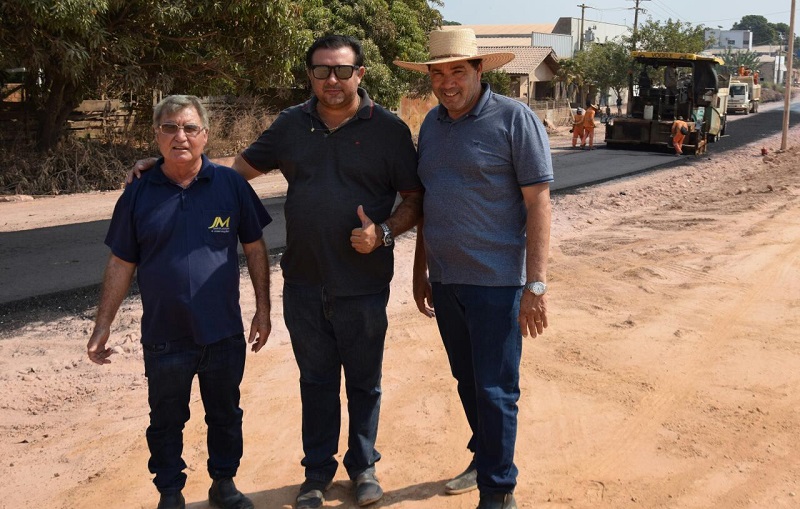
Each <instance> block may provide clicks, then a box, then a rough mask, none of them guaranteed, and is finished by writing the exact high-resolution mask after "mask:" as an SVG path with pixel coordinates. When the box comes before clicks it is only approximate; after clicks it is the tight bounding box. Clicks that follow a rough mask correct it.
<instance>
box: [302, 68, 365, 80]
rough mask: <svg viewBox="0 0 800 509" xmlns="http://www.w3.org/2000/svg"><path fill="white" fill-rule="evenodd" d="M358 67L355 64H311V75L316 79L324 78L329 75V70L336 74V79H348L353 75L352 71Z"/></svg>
mask: <svg viewBox="0 0 800 509" xmlns="http://www.w3.org/2000/svg"><path fill="white" fill-rule="evenodd" d="M358 68H359V66H357V65H312V66H311V75H312V76H314V77H315V78H316V79H318V80H326V79H328V77H329V76H330V75H331V71H333V74H335V75H336V79H339V80H349V79H350V78H351V77H352V76H353V71H356V70H357V69H358Z"/></svg>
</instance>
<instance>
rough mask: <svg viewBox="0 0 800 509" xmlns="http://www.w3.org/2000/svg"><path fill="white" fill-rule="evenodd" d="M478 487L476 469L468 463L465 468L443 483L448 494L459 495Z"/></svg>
mask: <svg viewBox="0 0 800 509" xmlns="http://www.w3.org/2000/svg"><path fill="white" fill-rule="evenodd" d="M477 488H478V469H477V468H475V465H474V464H472V463H470V464H469V466H468V467H467V469H466V470H464V471H463V472H461V473H460V474H458V475H457V476H455V477H454V478H453V479H451V480H450V481H448V482H447V484H445V485H444V492H445V493H447V494H448V495H460V494H462V493H467V492H468V491H472V490H474V489H477Z"/></svg>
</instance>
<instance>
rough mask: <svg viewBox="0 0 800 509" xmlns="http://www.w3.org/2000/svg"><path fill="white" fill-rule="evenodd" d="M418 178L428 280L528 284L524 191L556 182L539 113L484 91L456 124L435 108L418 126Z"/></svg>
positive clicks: (510, 284)
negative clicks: (538, 185)
mask: <svg viewBox="0 0 800 509" xmlns="http://www.w3.org/2000/svg"><path fill="white" fill-rule="evenodd" d="M418 171H419V177H420V179H421V180H422V184H423V185H424V186H425V198H424V202H423V207H424V214H425V225H424V234H425V251H426V254H427V257H428V271H429V275H430V280H431V281H434V282H439V283H444V284H469V285H478V286H518V285H521V284H524V283H525V243H526V230H525V225H526V221H527V208H526V207H525V201H524V200H523V197H522V190H521V188H522V187H524V186H530V185H535V184H540V183H544V182H551V181H552V180H553V165H552V161H551V158H550V142H549V140H548V137H547V131H546V130H545V128H544V126H543V125H542V123H541V121H539V119H538V118H537V117H536V114H535V113H534V112H533V111H531V109H530V108H529V107H528V106H527V105H525V104H523V103H521V102H519V101H515V100H514V99H510V98H508V97H505V96H502V95H498V94H495V93H492V91H491V90H490V89H489V86H488V85H486V84H484V85H483V86H482V94H481V97H480V99H479V100H478V103H477V104H476V105H475V106H474V107H473V108H472V110H471V111H470V112H469V113H467V114H465V115H463V116H461V117H459V118H458V119H456V120H453V119H452V118H450V116H449V115H448V113H447V109H446V108H444V107H443V106H437V107H435V108H433V109H432V110H431V111H430V112H429V113H428V115H427V116H426V117H425V120H424V121H423V123H422V126H421V127H420V131H419V168H418Z"/></svg>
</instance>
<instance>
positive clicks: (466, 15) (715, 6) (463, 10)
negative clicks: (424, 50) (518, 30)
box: [437, 0, 800, 32]
mask: <svg viewBox="0 0 800 509" xmlns="http://www.w3.org/2000/svg"><path fill="white" fill-rule="evenodd" d="M579 4H585V5H587V6H589V7H592V8H591V9H589V8H587V9H586V10H585V13H586V18H587V19H591V20H595V21H605V22H607V23H618V24H621V25H627V26H633V15H634V12H633V7H634V5H635V3H634V0H596V1H589V0H582V1H572V2H570V1H568V0H567V1H565V0H444V7H437V8H438V9H439V11H440V12H441V13H442V15H443V17H444V19H446V20H448V21H458V22H460V23H462V24H465V25H472V24H482V25H496V24H519V23H555V22H556V20H557V19H558V18H560V17H573V18H580V17H581V9H580V7H578V5H579ZM639 7H641V8H644V9H645V10H646V12H645V13H644V14H642V13H640V14H639V21H640V22H641V21H643V19H644V20H646V19H647V17H648V16H652V18H653V19H655V20H661V21H666V20H667V19H668V18H672V19H673V20H680V21H683V22H689V23H692V24H695V25H697V24H701V23H702V24H703V25H705V26H707V27H709V28H717V27H718V26H720V25H721V26H722V28H723V30H725V29H729V28H731V25H733V24H734V23H736V22H737V21H739V20H741V19H742V16H747V15H749V14H758V15H761V16H764V17H765V18H767V20H768V21H770V22H771V23H786V24H787V25H788V24H789V16H790V13H791V9H792V2H791V0H758V1H757V2H750V1H745V0H669V1H668V0H641V1H640V3H639ZM798 22H800V20H798V19H797V13H795V32H798V31H800V30H798V28H797V25H798Z"/></svg>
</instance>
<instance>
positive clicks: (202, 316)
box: [105, 156, 272, 345]
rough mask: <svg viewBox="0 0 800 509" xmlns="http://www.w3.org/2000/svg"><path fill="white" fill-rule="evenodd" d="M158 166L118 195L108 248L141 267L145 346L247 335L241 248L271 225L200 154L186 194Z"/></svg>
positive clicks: (234, 182)
mask: <svg viewBox="0 0 800 509" xmlns="http://www.w3.org/2000/svg"><path fill="white" fill-rule="evenodd" d="M162 163H163V159H159V161H158V163H156V166H155V167H154V168H153V169H152V170H150V171H148V172H145V173H144V174H143V175H142V178H141V179H137V180H134V182H133V183H132V184H130V185H129V186H128V187H127V188H126V189H125V191H124V192H123V193H122V196H120V199H119V200H118V201H117V205H116V207H115V208H114V215H113V217H112V219H111V225H110V226H109V229H108V235H107V236H106V240H105V243H106V245H108V246H109V247H110V248H111V251H112V253H114V255H115V256H117V257H119V258H121V259H122V260H125V261H127V262H130V263H135V264H136V265H137V281H138V283H139V290H140V292H141V296H142V307H143V310H144V311H143V315H142V343H143V344H157V343H164V342H167V341H174V340H187V339H189V340H193V341H194V342H195V343H197V344H200V345H206V344H210V343H214V342H216V341H219V340H220V339H223V338H226V337H229V336H232V335H234V334H240V333H241V332H243V330H244V327H243V325H242V316H241V309H240V308H239V258H238V253H237V247H238V242H239V241H241V242H242V243H244V244H247V243H250V242H255V241H257V240H258V239H260V238H261V236H262V229H263V228H264V227H265V226H266V225H267V224H269V223H270V222H271V221H272V219H271V218H270V216H269V213H267V210H266V209H265V208H264V206H263V205H262V204H261V201H260V200H259V198H258V196H257V195H256V193H255V192H254V191H253V188H252V187H250V185H249V184H248V183H247V181H246V180H245V179H244V178H243V177H241V176H240V175H239V174H238V173H236V172H235V171H234V170H232V169H230V168H228V167H225V166H220V165H217V164H214V163H212V162H211V161H209V160H208V158H206V156H203V164H202V168H201V169H200V172H199V173H198V175H197V177H196V178H195V180H194V181H193V182H192V183H191V184H190V185H189V186H188V187H186V188H185V189H184V188H182V187H181V186H179V185H178V184H176V183H174V182H172V181H171V180H170V179H168V178H167V177H166V176H165V175H164V172H163V171H162V169H161V164H162Z"/></svg>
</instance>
